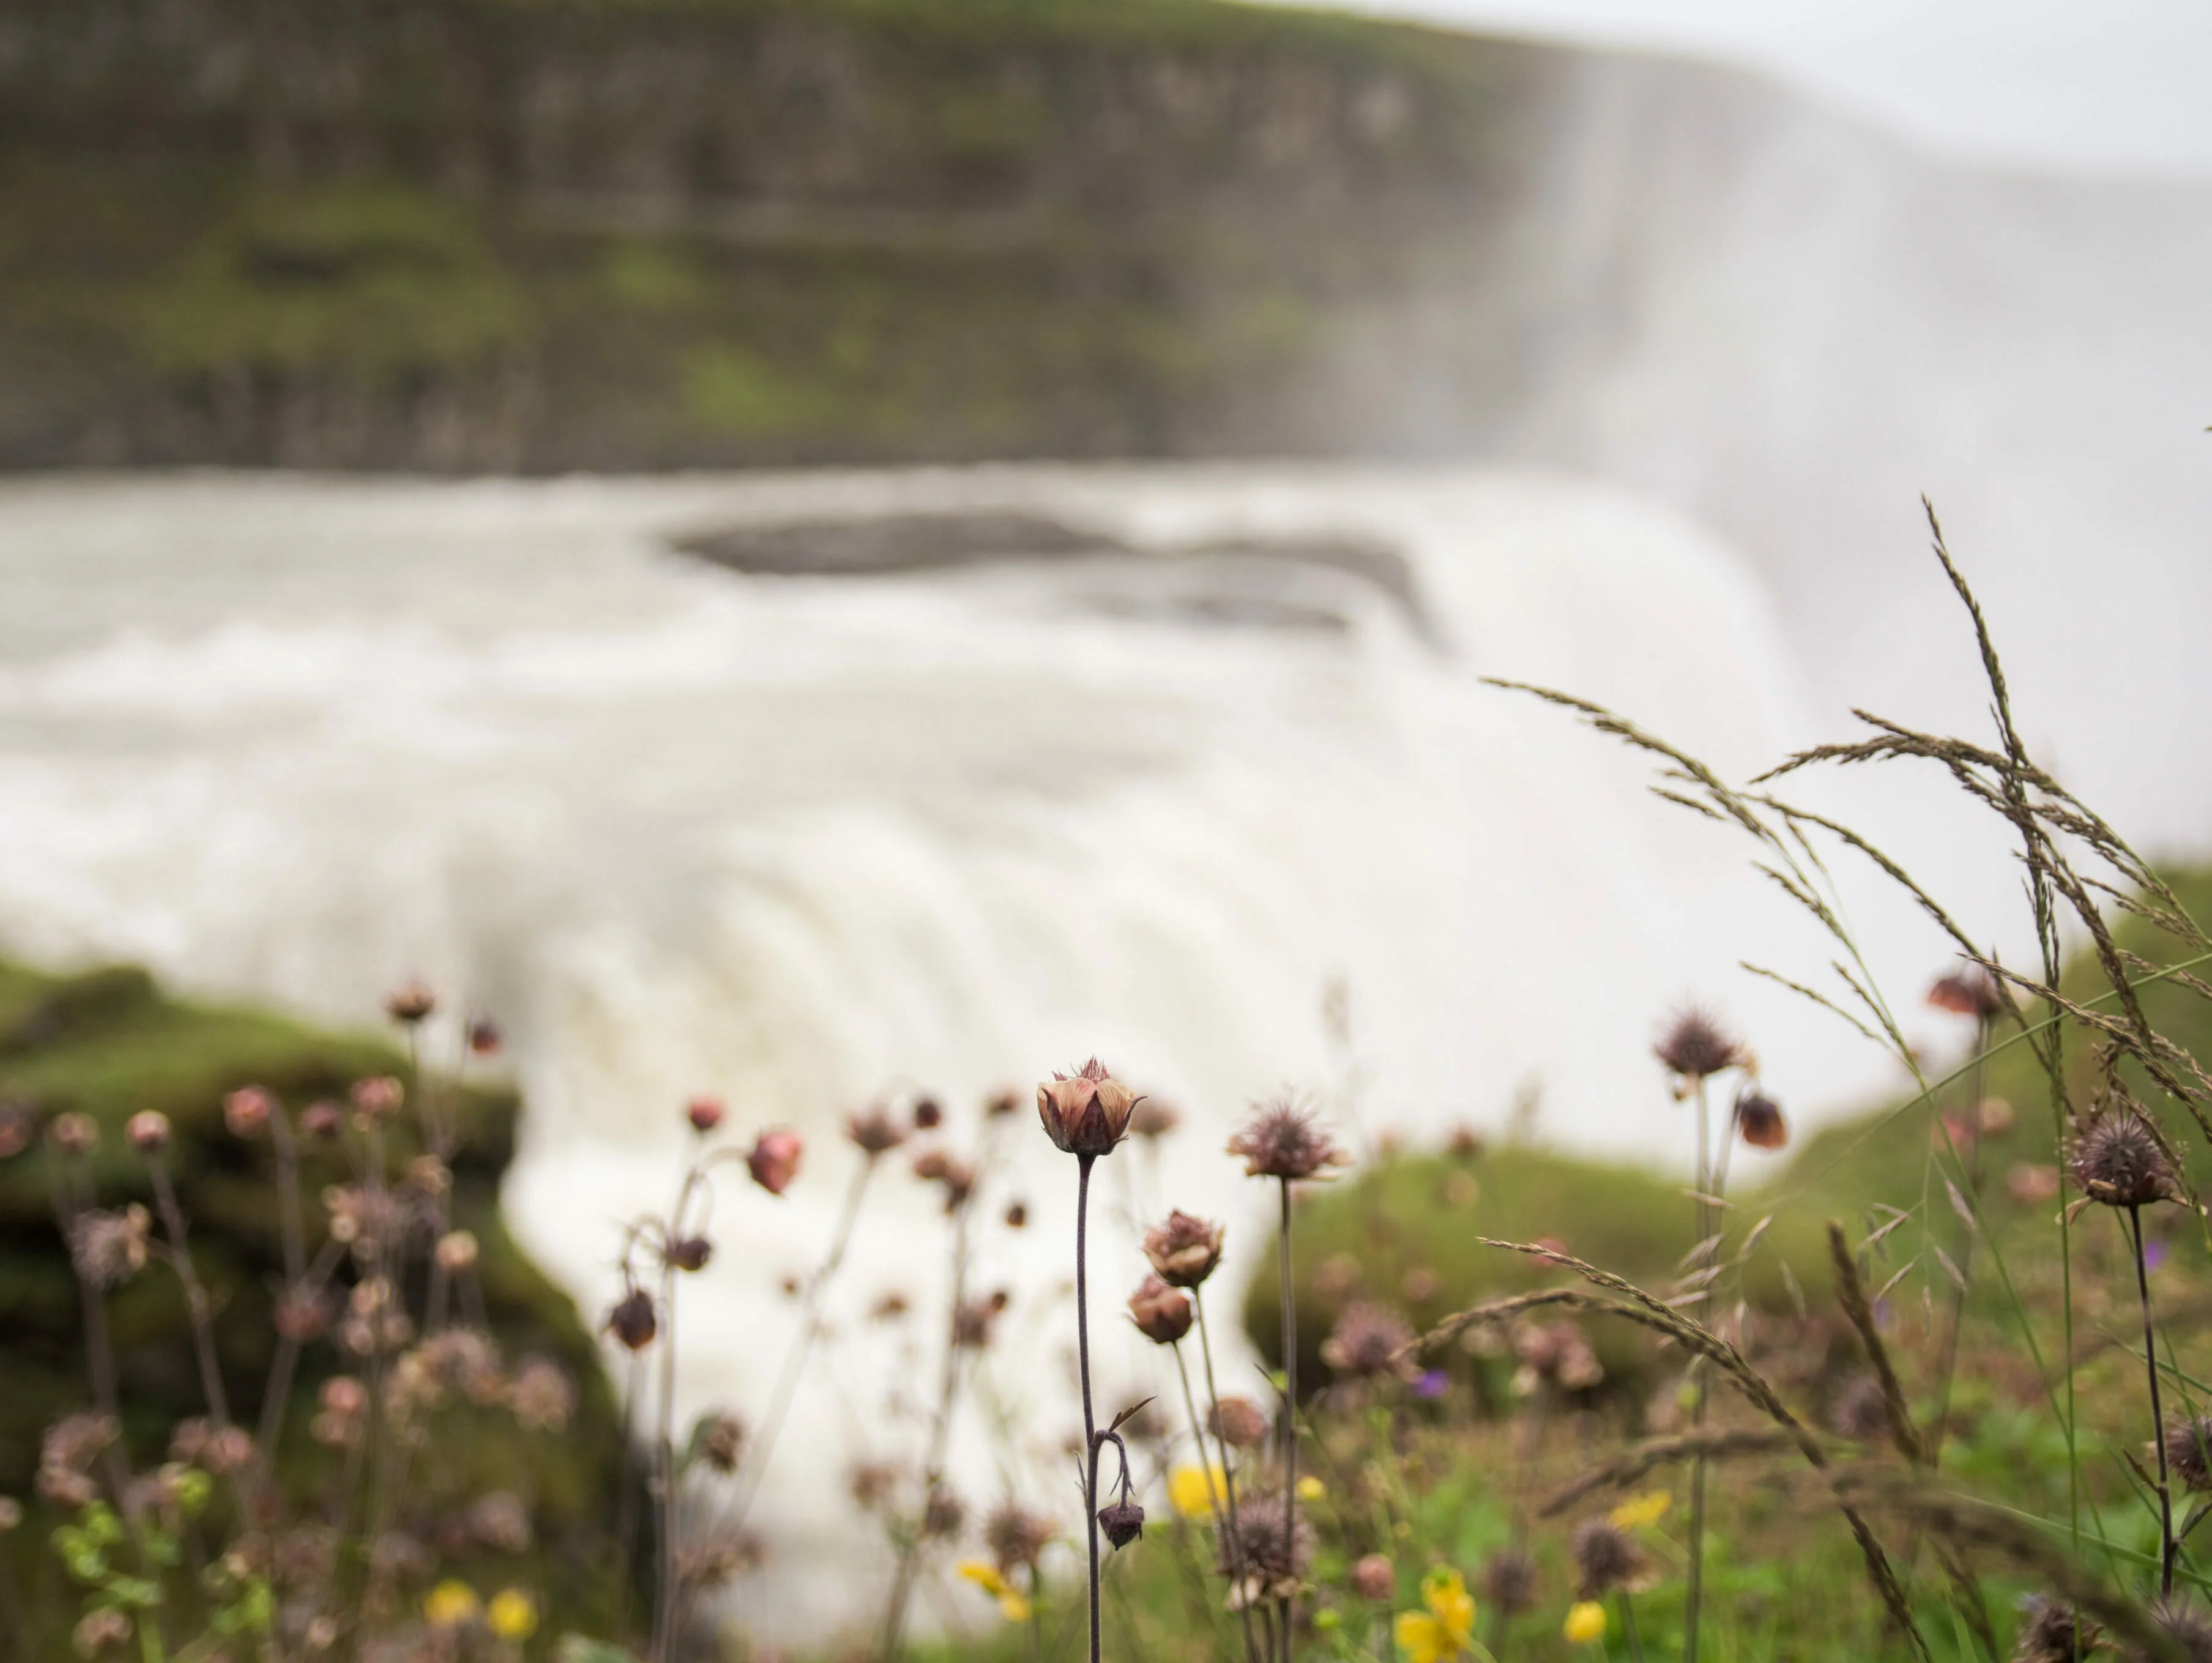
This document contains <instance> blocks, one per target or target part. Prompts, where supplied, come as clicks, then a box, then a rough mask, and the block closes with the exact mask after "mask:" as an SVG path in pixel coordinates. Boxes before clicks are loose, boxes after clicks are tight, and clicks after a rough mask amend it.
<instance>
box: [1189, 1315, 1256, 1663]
mask: <svg viewBox="0 0 2212 1663" xmlns="http://www.w3.org/2000/svg"><path fill="white" fill-rule="evenodd" d="M1190 1302H1191V1304H1192V1305H1193V1307H1194V1308H1196V1310H1197V1312H1198V1352H1199V1355H1200V1356H1201V1357H1203V1358H1204V1359H1205V1360H1206V1407H1207V1408H1208V1409H1209V1410H1210V1411H1212V1415H1213V1447H1214V1448H1215V1449H1216V1450H1218V1452H1219V1453H1220V1455H1221V1489H1222V1499H1223V1501H1224V1502H1225V1504H1226V1506H1227V1508H1228V1511H1229V1535H1228V1547H1229V1551H1228V1553H1227V1555H1226V1556H1225V1557H1226V1558H1227V1560H1228V1563H1229V1574H1230V1575H1231V1576H1232V1577H1234V1578H1235V1579H1236V1580H1237V1581H1239V1582H1242V1581H1243V1579H1244V1533H1243V1526H1242V1525H1241V1524H1240V1523H1239V1522H1238V1520H1237V1475H1236V1473H1235V1472H1233V1471H1232V1470H1231V1467H1230V1465H1229V1440H1228V1439H1227V1438H1225V1437H1224V1436H1223V1435H1222V1432H1221V1392H1220V1389H1219V1388H1218V1387H1216V1386H1215V1385H1214V1383H1213V1338H1212V1335H1211V1334H1210V1333H1208V1332H1207V1331H1206V1292H1205V1290H1203V1289H1201V1288H1193V1289H1192V1290H1190ZM1205 1459H1206V1450H1205V1447H1204V1446H1203V1445H1201V1446H1200V1448H1199V1460H1200V1464H1201V1465H1203V1463H1204V1461H1205ZM1238 1609H1239V1615H1241V1616H1242V1617H1243V1620H1244V1644H1245V1648H1246V1650H1247V1651H1248V1652H1249V1653H1250V1654H1251V1656H1252V1658H1253V1660H1254V1663H1258V1659H1259V1655H1260V1653H1259V1642H1258V1640H1257V1639H1256V1638H1255V1636H1254V1635H1253V1632H1252V1612H1251V1607H1250V1606H1249V1604H1248V1605H1243V1606H1240V1607H1239V1608H1238Z"/></svg>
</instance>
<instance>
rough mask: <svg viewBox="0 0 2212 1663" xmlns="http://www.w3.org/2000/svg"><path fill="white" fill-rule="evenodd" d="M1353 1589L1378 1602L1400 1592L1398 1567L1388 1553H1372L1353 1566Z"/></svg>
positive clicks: (1361, 1595)
mask: <svg viewBox="0 0 2212 1663" xmlns="http://www.w3.org/2000/svg"><path fill="white" fill-rule="evenodd" d="M1352 1592H1353V1593H1356V1594H1358V1596H1359V1597H1360V1598H1361V1599H1372V1600H1374V1601H1375V1602H1376V1604H1378V1605H1379V1604H1381V1603H1382V1602H1383V1600H1385V1599H1390V1598H1391V1597H1392V1596H1393V1595H1395V1593H1397V1592H1398V1568H1397V1566H1395V1565H1394V1564H1392V1563H1390V1556H1389V1554H1387V1553H1370V1554H1369V1555H1367V1556H1366V1557H1364V1558H1363V1559H1361V1560H1359V1561H1358V1563H1355V1564H1354V1565H1353V1566H1352Z"/></svg>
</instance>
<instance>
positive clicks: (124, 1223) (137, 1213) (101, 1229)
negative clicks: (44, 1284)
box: [70, 1203, 154, 1288]
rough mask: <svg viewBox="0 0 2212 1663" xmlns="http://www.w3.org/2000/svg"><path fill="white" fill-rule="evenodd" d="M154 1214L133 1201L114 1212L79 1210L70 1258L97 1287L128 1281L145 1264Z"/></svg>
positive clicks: (78, 1271)
mask: <svg viewBox="0 0 2212 1663" xmlns="http://www.w3.org/2000/svg"><path fill="white" fill-rule="evenodd" d="M153 1223H154V1221H153V1217H152V1215H150V1214H149V1213H148V1212H147V1211H146V1209H145V1208H143V1207H142V1206H139V1205H137V1204H135V1203H134V1204H132V1205H130V1206H127V1207H123V1208H120V1209H118V1210H117V1211H112V1212H104V1211H99V1210H97V1209H94V1211H88V1212H81V1213H79V1214H78V1215H77V1216H76V1219H75V1220H74V1221H73V1222H72V1223H70V1262H71V1263H72V1264H74V1265H76V1273H77V1275H78V1276H80V1277H82V1278H83V1279H84V1280H85V1281H86V1282H88V1283H89V1284H91V1285H92V1286H94V1287H95V1288H112V1287H116V1286H118V1285H120V1284H123V1283H125V1282H128V1281H129V1280H130V1279H131V1278H132V1277H134V1276H136V1275H137V1274H138V1272H141V1271H143V1270H144V1269H145V1268H146V1254H147V1251H148V1243H149V1233H150V1232H151V1230H152V1229H153Z"/></svg>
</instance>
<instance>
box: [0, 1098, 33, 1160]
mask: <svg viewBox="0 0 2212 1663" xmlns="http://www.w3.org/2000/svg"><path fill="white" fill-rule="evenodd" d="M38 1130H39V1117H38V1116H37V1115H35V1114H33V1113H32V1112H31V1108H30V1105H29V1104H27V1103H22V1102H15V1100H14V1099H12V1098H9V1099H0V1161H11V1160H13V1159H14V1158H15V1156H18V1155H21V1153H22V1152H23V1151H24V1150H27V1149H28V1148H30V1146H31V1139H32V1138H34V1137H35V1136H37V1135H38Z"/></svg>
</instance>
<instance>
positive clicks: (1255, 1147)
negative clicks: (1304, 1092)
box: [1229, 1098, 1351, 1181]
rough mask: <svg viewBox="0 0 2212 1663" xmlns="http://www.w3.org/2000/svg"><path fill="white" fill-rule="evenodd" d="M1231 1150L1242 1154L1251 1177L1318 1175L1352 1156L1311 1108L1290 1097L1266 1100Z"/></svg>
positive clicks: (1247, 1175) (1288, 1178) (1290, 1177)
mask: <svg viewBox="0 0 2212 1663" xmlns="http://www.w3.org/2000/svg"><path fill="white" fill-rule="evenodd" d="M1229 1152H1230V1153H1231V1155H1237V1156H1243V1160H1244V1175H1245V1176H1246V1177H1248V1178H1280V1179H1283V1180H1285V1181H1287V1180H1292V1179H1307V1178H1318V1177H1321V1176H1323V1175H1324V1174H1325V1173H1326V1171H1327V1169H1328V1168H1330V1167H1340V1166H1343V1165H1344V1164H1345V1163H1346V1162H1348V1161H1349V1160H1350V1159H1351V1156H1347V1155H1346V1153H1345V1152H1344V1151H1343V1150H1341V1149H1339V1148H1338V1147H1337V1145H1336V1142H1335V1140H1334V1138H1331V1137H1330V1136H1329V1135H1328V1132H1325V1131H1324V1130H1322V1126H1321V1125H1320V1124H1319V1122H1318V1121H1317V1120H1316V1119H1315V1117H1314V1116H1313V1114H1311V1112H1310V1111H1309V1110H1306V1109H1302V1108H1298V1107H1297V1105H1296V1104H1295V1103H1293V1102H1290V1101H1289V1100H1288V1099H1287V1098H1277V1099H1276V1100H1275V1101H1273V1102H1268V1103H1262V1104H1261V1105H1260V1107H1259V1108H1257V1109H1256V1110H1255V1112H1254V1114H1253V1115H1252V1118H1251V1119H1250V1120H1248V1121H1246V1122H1245V1123H1244V1126H1243V1130H1242V1131H1240V1132H1237V1135H1236V1136H1235V1137H1234V1138H1231V1139H1230V1140H1229Z"/></svg>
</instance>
